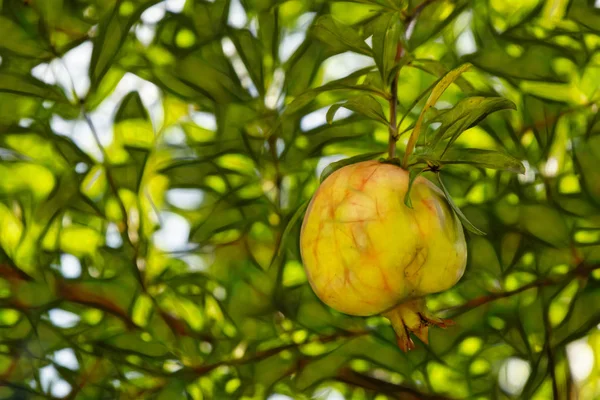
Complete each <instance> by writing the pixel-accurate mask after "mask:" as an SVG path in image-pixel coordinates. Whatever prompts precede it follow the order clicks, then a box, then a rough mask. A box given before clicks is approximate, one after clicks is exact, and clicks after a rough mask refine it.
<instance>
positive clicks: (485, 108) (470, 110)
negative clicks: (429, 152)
mask: <svg viewBox="0 0 600 400" xmlns="http://www.w3.org/2000/svg"><path fill="white" fill-rule="evenodd" d="M516 108H517V107H516V105H515V104H514V103H513V102H512V101H510V100H508V99H505V98H503V97H482V96H474V97H467V98H466V99H462V100H461V101H460V102H459V103H458V104H457V105H456V106H454V107H452V108H451V109H449V110H447V111H444V112H442V113H441V114H439V115H438V116H436V117H435V118H433V119H432V120H431V121H430V122H439V123H441V124H442V125H441V126H440V127H439V129H438V130H437V131H436V132H435V133H434V135H435V136H434V137H433V138H432V139H431V140H428V141H427V142H428V143H427V146H428V147H429V146H430V148H432V149H433V148H435V147H436V146H437V144H438V143H439V142H440V141H442V140H444V139H448V138H449V139H450V142H449V143H448V146H450V145H451V144H452V143H453V142H454V141H455V140H456V139H457V138H458V137H459V136H460V134H461V133H462V132H464V131H465V130H467V129H469V128H472V127H473V126H475V125H477V124H478V123H479V122H480V121H482V120H483V119H484V118H485V117H487V116H488V115H489V114H491V113H493V112H495V111H500V110H509V109H512V110H516Z"/></svg>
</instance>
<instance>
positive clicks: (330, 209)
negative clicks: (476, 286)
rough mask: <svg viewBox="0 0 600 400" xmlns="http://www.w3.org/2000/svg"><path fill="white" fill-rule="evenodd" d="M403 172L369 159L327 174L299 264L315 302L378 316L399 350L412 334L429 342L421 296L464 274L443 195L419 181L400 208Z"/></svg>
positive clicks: (430, 321)
mask: <svg viewBox="0 0 600 400" xmlns="http://www.w3.org/2000/svg"><path fill="white" fill-rule="evenodd" d="M407 189H408V172H407V171H405V170H403V169H402V168H400V167H398V166H395V165H392V164H386V163H381V162H378V161H366V162H360V163H356V164H352V165H348V166H345V167H343V168H341V169H339V170H337V171H335V172H334V173H333V174H331V175H330V176H329V177H328V178H327V179H325V181H324V182H323V183H322V184H321V186H320V187H319V189H318V190H317V192H316V193H315V195H314V197H313V199H312V201H311V203H310V205H309V206H308V210H307V212H306V216H305V217H304V222H303V224H302V232H301V237H300V247H301V251H302V259H303V261H304V266H305V268H306V272H307V275H308V279H309V281H310V284H311V286H312V288H313V290H314V291H315V293H316V294H317V296H319V298H320V299H321V300H322V301H323V302H324V303H326V304H327V305H329V306H330V307H332V308H334V309H336V310H338V311H341V312H343V313H346V314H351V315H359V316H368V315H375V314H382V315H384V316H386V317H387V318H388V319H389V320H390V321H391V323H392V326H393V327H394V330H395V331H396V335H397V337H398V344H399V346H400V347H401V348H402V349H403V350H405V351H406V350H409V349H412V348H414V343H413V342H412V340H411V338H410V336H409V332H413V333H414V334H415V335H417V336H418V337H419V338H420V339H421V340H423V341H424V342H427V341H428V339H427V338H428V326H429V325H438V326H441V327H445V326H446V325H447V324H448V323H449V322H450V321H447V320H442V319H439V318H436V317H434V316H433V315H431V314H430V313H429V312H428V311H427V309H426V308H425V305H424V298H423V296H425V295H427V294H429V293H436V292H440V291H444V290H447V289H449V288H451V287H452V286H454V284H456V282H457V281H458V280H459V279H460V278H461V276H462V275H463V272H464V270H465V264H466V258H467V248H466V244H465V237H464V233H463V228H462V226H461V224H460V221H459V220H458V218H457V216H456V215H455V214H454V212H453V211H452V209H451V208H450V206H449V204H448V202H447V200H446V198H445V197H444V195H443V193H442V192H441V191H440V190H439V189H438V188H437V187H436V186H435V185H434V184H432V183H431V182H429V181H428V180H427V179H425V178H422V177H419V178H417V179H416V180H415V182H414V183H413V187H412V190H411V193H410V197H411V200H412V204H413V208H412V209H411V208H409V207H407V206H406V205H405V204H404V197H405V194H406V191H407Z"/></svg>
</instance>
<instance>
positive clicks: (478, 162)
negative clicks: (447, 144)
mask: <svg viewBox="0 0 600 400" xmlns="http://www.w3.org/2000/svg"><path fill="white" fill-rule="evenodd" d="M441 162H442V163H443V164H471V165H475V166H477V167H482V168H490V169H499V170H504V171H510V172H514V173H517V174H524V173H525V167H524V166H523V164H522V163H521V161H519V160H517V159H516V158H514V157H513V156H510V155H508V154H506V153H502V152H499V151H494V150H483V149H469V148H467V149H465V148H462V149H461V148H455V149H450V150H448V151H447V152H446V153H445V154H444V156H443V157H442V160H441Z"/></svg>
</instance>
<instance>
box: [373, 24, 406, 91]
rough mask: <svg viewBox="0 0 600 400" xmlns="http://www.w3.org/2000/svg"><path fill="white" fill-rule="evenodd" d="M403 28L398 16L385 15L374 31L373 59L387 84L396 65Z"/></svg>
mask: <svg viewBox="0 0 600 400" xmlns="http://www.w3.org/2000/svg"><path fill="white" fill-rule="evenodd" d="M401 28H402V24H401V22H400V16H399V15H398V14H396V13H385V14H383V15H382V16H381V17H380V18H379V20H378V21H377V24H376V25H375V30H374V31H373V58H374V59H375V64H377V68H379V72H380V73H381V78H382V79H383V80H384V81H385V82H387V81H388V77H389V76H390V73H391V72H392V69H393V67H394V65H395V64H396V53H397V51H398V45H399V43H400V33H401V31H402V29H401Z"/></svg>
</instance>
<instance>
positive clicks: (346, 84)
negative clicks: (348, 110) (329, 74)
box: [285, 67, 385, 115]
mask: <svg viewBox="0 0 600 400" xmlns="http://www.w3.org/2000/svg"><path fill="white" fill-rule="evenodd" d="M372 71H373V67H366V68H361V69H359V70H358V71H356V72H353V73H352V74H350V75H348V76H346V77H344V78H342V79H337V80H334V81H331V82H328V83H326V84H324V85H322V86H319V87H317V88H314V89H310V90H307V91H306V92H304V93H302V94H299V95H297V96H296V97H295V98H294V100H293V101H292V102H291V103H290V104H289V105H288V106H287V107H286V109H285V114H287V115H290V114H294V113H297V112H298V111H300V110H302V108H304V107H305V106H307V105H308V104H310V102H311V101H313V100H314V99H315V98H316V97H317V96H318V95H319V94H321V93H324V92H329V91H332V90H344V91H353V90H356V91H360V92H368V93H372V94H376V95H379V96H384V95H385V94H384V93H383V92H382V91H381V90H380V89H378V88H376V87H375V86H372V85H369V84H362V83H358V82H359V81H361V80H362V78H364V77H365V76H366V75H367V74H368V73H369V72H372Z"/></svg>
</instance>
